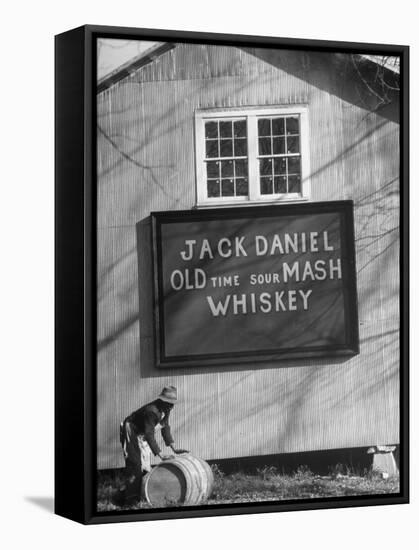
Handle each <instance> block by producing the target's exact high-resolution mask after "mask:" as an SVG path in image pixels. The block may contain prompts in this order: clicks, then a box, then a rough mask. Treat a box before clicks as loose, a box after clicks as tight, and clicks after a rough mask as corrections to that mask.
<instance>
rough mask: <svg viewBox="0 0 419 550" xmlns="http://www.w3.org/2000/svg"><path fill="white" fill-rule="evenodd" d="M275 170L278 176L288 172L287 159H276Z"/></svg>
mask: <svg viewBox="0 0 419 550" xmlns="http://www.w3.org/2000/svg"><path fill="white" fill-rule="evenodd" d="M274 172H275V175H276V176H279V175H280V174H286V173H287V159H286V158H280V159H274Z"/></svg>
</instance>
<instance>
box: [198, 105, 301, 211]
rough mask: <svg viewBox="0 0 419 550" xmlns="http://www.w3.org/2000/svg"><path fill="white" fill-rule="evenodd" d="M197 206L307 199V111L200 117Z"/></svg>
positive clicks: (250, 111)
mask: <svg viewBox="0 0 419 550" xmlns="http://www.w3.org/2000/svg"><path fill="white" fill-rule="evenodd" d="M195 122H196V163H197V196H198V205H203V206H207V205H213V204H235V203H249V202H270V201H274V200H275V201H279V200H289V201H290V200H292V201H296V200H307V199H308V198H309V182H308V177H307V176H308V160H309V158H308V156H309V155H308V128H307V109H306V107H301V106H298V107H275V108H274V107H269V108H253V109H247V110H241V109H225V110H223V111H219V110H217V111H215V110H211V109H210V110H205V111H198V112H197V113H196V118H195Z"/></svg>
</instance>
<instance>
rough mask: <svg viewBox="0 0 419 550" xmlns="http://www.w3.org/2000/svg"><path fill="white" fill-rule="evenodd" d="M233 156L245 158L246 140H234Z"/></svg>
mask: <svg viewBox="0 0 419 550" xmlns="http://www.w3.org/2000/svg"><path fill="white" fill-rule="evenodd" d="M234 156H235V157H246V156H247V139H246V138H245V139H235V140H234Z"/></svg>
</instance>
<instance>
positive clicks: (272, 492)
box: [98, 464, 400, 512]
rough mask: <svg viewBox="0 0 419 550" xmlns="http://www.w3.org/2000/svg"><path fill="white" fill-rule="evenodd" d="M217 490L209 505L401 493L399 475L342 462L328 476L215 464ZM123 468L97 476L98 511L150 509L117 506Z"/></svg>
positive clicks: (304, 469)
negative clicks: (356, 469)
mask: <svg viewBox="0 0 419 550" xmlns="http://www.w3.org/2000/svg"><path fill="white" fill-rule="evenodd" d="M212 470H213V473H214V489H213V492H212V494H211V496H210V499H209V500H208V501H207V502H206V503H205V504H206V505H209V506H211V505H216V504H233V503H243V502H269V501H281V500H295V499H313V498H332V497H348V496H363V495H382V494H388V493H398V492H399V491H400V489H399V478H398V476H393V477H389V478H387V479H383V477H382V476H381V475H380V474H377V473H373V472H368V471H365V472H362V474H361V475H359V474H358V475H357V474H355V473H353V472H351V471H350V470H349V468H345V467H343V466H342V465H337V466H336V468H334V469H333V471H331V472H330V474H329V475H327V476H320V475H315V474H313V473H312V472H311V471H310V470H309V469H308V468H307V467H304V466H302V467H300V468H298V470H297V471H296V472H294V473H293V474H287V475H285V474H283V473H280V472H279V471H278V470H277V469H276V468H275V467H272V466H267V467H264V468H260V469H258V470H257V471H256V472H254V473H244V472H236V473H231V474H228V475H227V474H224V473H223V472H222V471H221V470H220V468H219V467H218V466H217V465H216V464H215V465H213V466H212ZM123 481H124V480H123V474H122V473H121V471H118V470H115V471H113V472H106V473H102V472H99V479H98V511H99V512H105V511H117V510H138V509H146V508H148V509H149V508H151V506H150V505H149V504H148V503H145V502H137V503H134V504H131V505H129V506H123V507H121V506H117V505H115V504H114V503H113V502H112V497H113V494H114V493H115V492H116V491H117V490H118V489H119V487H121V486H122V485H123Z"/></svg>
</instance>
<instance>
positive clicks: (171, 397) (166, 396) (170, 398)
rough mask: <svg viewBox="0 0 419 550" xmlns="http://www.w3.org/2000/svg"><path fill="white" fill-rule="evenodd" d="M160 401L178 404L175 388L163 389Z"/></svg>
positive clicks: (167, 387) (159, 397)
mask: <svg viewBox="0 0 419 550" xmlns="http://www.w3.org/2000/svg"><path fill="white" fill-rule="evenodd" d="M158 399H161V400H162V401H165V402H166V403H173V404H174V403H176V401H177V389H176V388H175V387H174V386H166V387H165V388H163V389H162V391H161V393H160V395H159V396H158Z"/></svg>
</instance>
